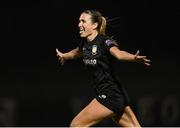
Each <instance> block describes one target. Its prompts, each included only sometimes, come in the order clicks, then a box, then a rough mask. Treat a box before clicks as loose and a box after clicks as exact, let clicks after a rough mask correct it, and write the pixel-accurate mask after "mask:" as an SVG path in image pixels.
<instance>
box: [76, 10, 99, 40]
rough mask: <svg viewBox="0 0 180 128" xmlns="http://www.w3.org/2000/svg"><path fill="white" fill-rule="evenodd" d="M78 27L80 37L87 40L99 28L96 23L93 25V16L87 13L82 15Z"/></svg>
mask: <svg viewBox="0 0 180 128" xmlns="http://www.w3.org/2000/svg"><path fill="white" fill-rule="evenodd" d="M78 26H79V34H80V36H81V37H86V38H87V37H88V36H90V35H91V34H92V33H93V32H94V31H95V30H96V28H97V27H96V25H95V23H92V20H91V15H89V14H87V13H82V14H81V16H80V18H79V24H78Z"/></svg>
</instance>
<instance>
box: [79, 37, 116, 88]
mask: <svg viewBox="0 0 180 128" xmlns="http://www.w3.org/2000/svg"><path fill="white" fill-rule="evenodd" d="M113 46H117V45H116V44H115V43H114V41H113V39H112V38H110V37H108V36H105V35H97V36H96V37H95V39H94V40H93V41H91V42H87V40H82V41H81V43H80V44H79V49H80V50H81V51H82V58H83V61H84V64H85V65H86V67H87V68H88V70H89V72H90V73H91V74H92V75H93V80H94V87H95V88H99V89H102V88H107V87H106V86H112V85H113V83H114V82H116V78H115V76H114V72H113V63H114V61H113V59H114V57H113V56H112V55H111V54H110V51H109V49H110V48H111V47H113ZM102 81H106V83H109V84H104V85H102V84H100V83H102Z"/></svg>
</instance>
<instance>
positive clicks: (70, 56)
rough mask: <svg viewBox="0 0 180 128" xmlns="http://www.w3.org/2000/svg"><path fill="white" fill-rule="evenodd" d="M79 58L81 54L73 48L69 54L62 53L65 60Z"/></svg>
mask: <svg viewBox="0 0 180 128" xmlns="http://www.w3.org/2000/svg"><path fill="white" fill-rule="evenodd" d="M80 56H81V52H80V50H79V49H78V48H75V49H73V50H71V51H69V52H66V53H63V57H64V59H65V60H72V59H76V58H78V57H80Z"/></svg>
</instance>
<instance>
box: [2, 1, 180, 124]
mask: <svg viewBox="0 0 180 128" xmlns="http://www.w3.org/2000/svg"><path fill="white" fill-rule="evenodd" d="M0 7H1V8H0V33H1V35H0V43H1V46H0V126H27V127H28V126H63V127H65V126H69V124H70V122H71V120H72V119H73V117H74V116H75V115H76V114H77V113H78V112H79V111H80V110H81V109H82V108H83V107H84V106H86V105H87V104H88V103H89V102H90V101H91V100H92V99H93V97H94V93H93V90H92V87H91V86H92V82H91V76H90V75H89V74H88V72H87V70H86V68H85V67H84V65H83V63H82V60H81V59H77V60H74V61H69V62H67V63H66V64H65V65H64V66H60V64H59V62H58V61H57V57H56V52H55V49H56V48H58V49H59V50H61V51H62V52H66V51H69V50H71V49H73V48H75V47H76V46H77V45H78V43H79V41H80V39H79V35H78V27H77V25H78V19H79V15H80V14H81V12H82V11H84V10H86V9H97V10H99V11H100V12H102V14H103V15H104V16H105V17H107V18H108V19H115V20H112V21H110V22H108V29H107V34H108V35H110V36H114V39H115V40H117V41H118V42H119V44H120V48H121V49H123V50H126V51H128V52H131V53H135V52H136V50H138V49H139V50H140V53H141V55H146V56H148V58H149V59H151V61H152V63H151V66H150V67H145V66H143V65H140V64H136V63H127V62H117V65H116V66H115V67H116V71H117V73H118V75H119V78H120V79H121V82H122V84H123V85H124V86H125V88H126V89H127V91H128V93H129V95H130V97H131V101H132V106H133V110H134V111H135V113H136V115H137V117H138V119H139V121H140V122H141V124H142V126H180V93H179V92H180V74H179V69H180V68H179V54H178V52H179V48H178V47H177V46H178V43H179V42H180V39H179V28H180V25H179V23H180V19H179V16H180V8H179V5H178V2H177V1H166V2H165V1H158V0H138V1H135V0H120V1H117V0H107V1H103V0H98V1H91V2H90V1H84V0H76V1H70V0H25V1H19V0H18V1H11V0H6V1H1V2H0ZM97 126H116V125H115V124H114V122H112V121H111V120H110V119H106V120H104V121H103V122H101V123H100V124H97Z"/></svg>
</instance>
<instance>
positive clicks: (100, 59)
mask: <svg viewBox="0 0 180 128" xmlns="http://www.w3.org/2000/svg"><path fill="white" fill-rule="evenodd" d="M78 26H79V34H80V37H82V41H81V42H80V44H79V46H78V47H77V48H75V49H73V50H71V51H69V52H66V53H62V52H60V51H59V50H58V49H56V52H57V56H58V59H59V60H60V62H61V63H62V64H64V62H65V61H66V60H72V59H75V58H78V57H82V59H83V61H84V64H85V66H86V67H87V69H88V70H89V72H90V73H91V74H92V76H93V79H94V91H95V94H96V97H95V98H94V99H93V100H92V101H91V102H90V103H89V104H88V105H87V106H86V107H85V108H84V109H83V110H82V111H81V112H80V113H79V114H78V115H77V116H76V117H75V118H74V119H73V120H72V122H71V124H70V126H71V127H89V126H93V125H95V124H97V123H99V122H100V121H102V120H103V119H105V118H107V117H110V118H112V119H113V120H114V121H115V122H116V123H118V124H119V125H120V126H124V127H140V123H139V122H138V120H137V118H136V116H135V114H134V112H133V111H132V109H131V108H130V102H129V97H128V95H127V93H126V91H125V89H124V88H123V86H122V85H121V84H120V83H119V82H118V80H117V79H116V75H115V74H114V72H113V68H112V66H113V59H114V58H116V59H118V60H120V61H129V62H138V63H142V64H145V65H147V66H149V65H150V60H149V59H147V58H146V56H140V55H139V51H137V53H136V54H131V53H128V52H126V51H123V50H120V49H119V46H118V44H117V43H116V41H114V40H113V39H112V38H110V37H108V36H106V35H105V30H106V19H105V18H104V17H103V16H102V14H101V13H100V12H99V11H96V10H86V11H84V12H82V13H81V15H80V18H79V24H78Z"/></svg>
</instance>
